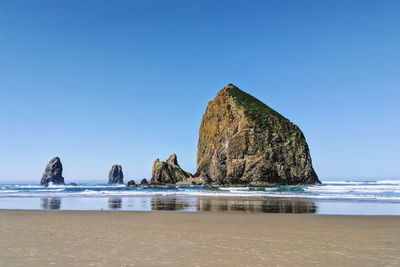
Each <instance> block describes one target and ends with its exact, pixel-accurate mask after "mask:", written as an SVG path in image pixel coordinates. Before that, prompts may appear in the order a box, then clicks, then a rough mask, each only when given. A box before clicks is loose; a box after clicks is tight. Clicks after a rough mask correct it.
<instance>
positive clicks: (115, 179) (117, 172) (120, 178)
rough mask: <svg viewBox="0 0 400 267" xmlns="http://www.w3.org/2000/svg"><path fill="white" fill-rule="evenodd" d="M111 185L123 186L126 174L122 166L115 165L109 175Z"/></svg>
mask: <svg viewBox="0 0 400 267" xmlns="http://www.w3.org/2000/svg"><path fill="white" fill-rule="evenodd" d="M108 183H109V184H123V183H124V173H123V172H122V167H121V165H113V166H112V167H111V170H110V172H109V173H108Z"/></svg>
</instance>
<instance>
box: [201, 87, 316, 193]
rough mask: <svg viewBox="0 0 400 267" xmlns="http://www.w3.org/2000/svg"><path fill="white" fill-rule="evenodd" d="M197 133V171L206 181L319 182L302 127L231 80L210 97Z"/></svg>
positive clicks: (273, 183)
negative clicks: (215, 94) (210, 99)
mask: <svg viewBox="0 0 400 267" xmlns="http://www.w3.org/2000/svg"><path fill="white" fill-rule="evenodd" d="M199 134H200V136H199V142H198V152H197V173H196V175H195V176H197V177H199V179H200V178H201V179H202V181H205V182H206V183H209V184H217V185H235V184H247V185H254V186H268V185H295V184H316V183H320V181H319V180H318V177H317V174H316V173H315V171H314V169H313V166H312V162H311V156H310V153H309V149H308V145H307V142H306V139H305V137H304V135H303V133H302V131H301V130H300V129H299V128H298V127H297V126H296V125H294V124H293V123H292V122H290V121H289V120H288V119H286V118H285V117H283V116H282V115H281V114H279V113H278V112H276V111H275V110H273V109H272V108H270V107H268V106H267V105H265V104H264V103H262V102H261V101H260V100H258V99H256V98H255V97H253V96H251V95H249V94H247V93H245V92H243V91H242V90H240V89H239V88H237V87H236V86H234V85H233V84H228V85H227V86H226V87H224V88H223V89H222V90H221V91H220V92H219V93H218V94H217V96H216V98H215V99H214V100H213V101H211V102H209V103H208V106H207V109H206V112H205V114H204V115H203V118H202V121H201V126H200V133H199Z"/></svg>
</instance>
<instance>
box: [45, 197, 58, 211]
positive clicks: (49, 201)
mask: <svg viewBox="0 0 400 267" xmlns="http://www.w3.org/2000/svg"><path fill="white" fill-rule="evenodd" d="M41 207H42V209H44V210H59V209H60V207H61V198H59V197H46V198H42V199H41Z"/></svg>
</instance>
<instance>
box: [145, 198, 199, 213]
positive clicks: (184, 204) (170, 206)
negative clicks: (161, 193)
mask: <svg viewBox="0 0 400 267" xmlns="http://www.w3.org/2000/svg"><path fill="white" fill-rule="evenodd" d="M192 205H193V203H192V204H191V203H190V199H187V198H176V197H152V198H151V210H182V209H185V208H188V207H190V206H192Z"/></svg>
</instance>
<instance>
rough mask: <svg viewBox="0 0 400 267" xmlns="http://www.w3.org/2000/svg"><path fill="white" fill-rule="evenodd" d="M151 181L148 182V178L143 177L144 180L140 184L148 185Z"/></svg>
mask: <svg viewBox="0 0 400 267" xmlns="http://www.w3.org/2000/svg"><path fill="white" fill-rule="evenodd" d="M148 185H149V182H147V180H146V178H144V179H142V181H141V182H140V186H148Z"/></svg>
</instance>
